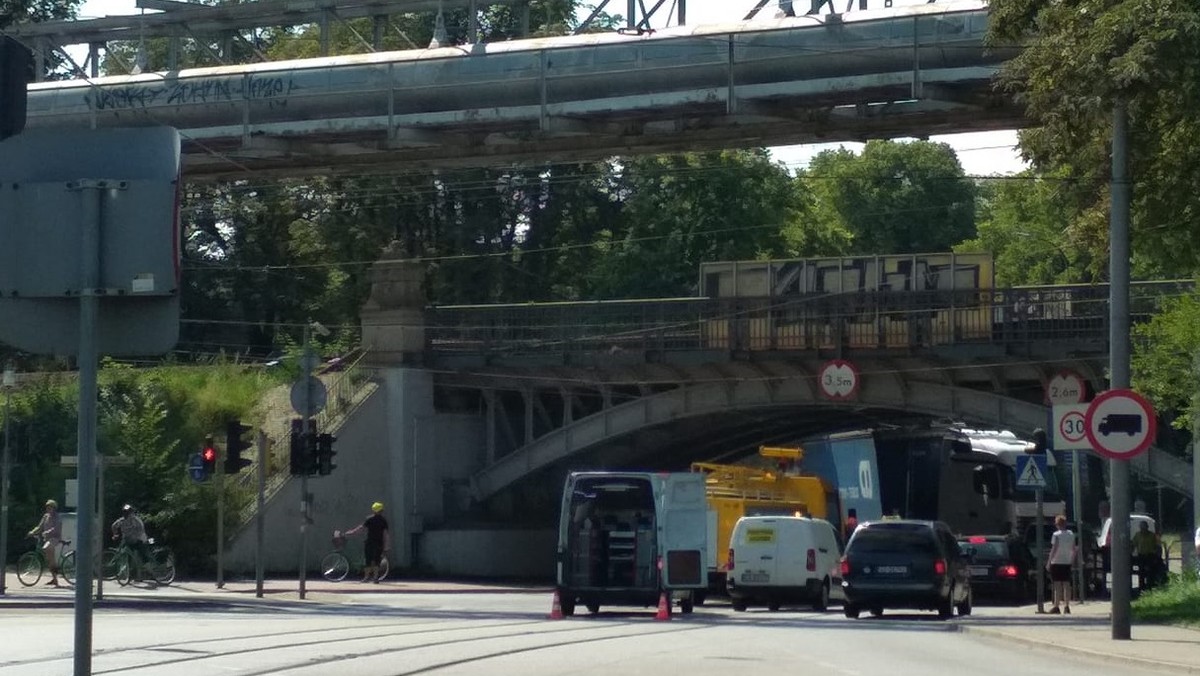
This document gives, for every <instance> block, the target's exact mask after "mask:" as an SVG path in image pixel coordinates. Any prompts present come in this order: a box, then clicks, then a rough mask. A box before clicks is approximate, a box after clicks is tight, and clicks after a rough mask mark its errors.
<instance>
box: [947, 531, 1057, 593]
mask: <svg viewBox="0 0 1200 676" xmlns="http://www.w3.org/2000/svg"><path fill="white" fill-rule="evenodd" d="M958 546H959V547H960V548H961V549H962V550H963V553H964V554H965V555H966V557H967V561H968V570H970V572H971V592H972V593H973V594H975V595H976V597H978V598H990V599H996V600H1000V601H1009V602H1011V603H1024V602H1026V601H1028V600H1029V599H1032V598H1034V595H1035V592H1036V590H1037V568H1036V567H1035V566H1036V561H1035V560H1034V557H1033V554H1032V553H1030V551H1029V547H1027V546H1026V545H1025V543H1024V542H1023V541H1022V540H1021V539H1020V538H1018V537H1016V536H1015V535H970V536H965V537H960V538H959V539H958ZM1048 577H1049V576H1048V575H1047V578H1048Z"/></svg>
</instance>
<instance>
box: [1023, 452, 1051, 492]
mask: <svg viewBox="0 0 1200 676" xmlns="http://www.w3.org/2000/svg"><path fill="white" fill-rule="evenodd" d="M1016 469H1017V487H1018V488H1045V487H1046V472H1047V471H1048V469H1047V463H1046V456H1045V455H1043V454H1040V453H1039V454H1038V455H1018V456H1017V468H1016Z"/></svg>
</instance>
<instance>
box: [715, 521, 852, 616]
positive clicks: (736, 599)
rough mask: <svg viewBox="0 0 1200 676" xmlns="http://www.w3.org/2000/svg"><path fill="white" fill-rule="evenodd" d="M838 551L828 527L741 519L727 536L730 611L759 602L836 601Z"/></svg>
mask: <svg viewBox="0 0 1200 676" xmlns="http://www.w3.org/2000/svg"><path fill="white" fill-rule="evenodd" d="M841 558H842V548H841V545H839V544H838V538H837V533H836V531H834V528H833V524H831V523H829V522H828V521H826V520H824V519H810V518H808V517H802V516H743V517H742V518H740V519H738V521H737V523H736V524H734V526H733V533H732V534H731V536H730V538H729V560H728V562H727V564H726V573H727V574H726V586H727V588H728V591H729V598H730V600H731V602H732V604H733V609H734V610H738V611H741V610H745V609H746V608H747V607H748V606H750V605H751V604H756V603H763V604H766V606H767V608H768V609H770V610H779V608H780V606H782V605H784V604H787V603H797V602H799V603H805V604H811V605H812V607H813V610H817V611H823V610H825V609H827V608H828V607H829V601H830V597H831V596H832V597H833V598H836V599H839V600H840V599H841V598H842V576H841V566H840V565H839V562H840V560H841Z"/></svg>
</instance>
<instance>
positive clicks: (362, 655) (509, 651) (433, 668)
mask: <svg viewBox="0 0 1200 676" xmlns="http://www.w3.org/2000/svg"><path fill="white" fill-rule="evenodd" d="M643 627H644V624H643V623H642V622H641V621H638V622H620V623H618V624H613V623H605V624H598V623H592V622H588V623H580V624H575V626H571V627H566V628H560V629H551V630H544V632H539V633H538V634H539V635H541V636H545V635H547V634H554V635H558V634H575V633H580V632H587V635H584V636H578V638H574V639H571V640H560V641H551V642H542V644H538V645H532V646H522V647H509V648H504V650H498V651H491V652H486V653H482V654H475V656H470V657H456V658H454V659H446V660H443V662H438V663H434V664H426V665H424V666H419V668H415V669H408V670H404V671H396V672H392V674H391V675H390V676H415V675H418V674H433V672H437V671H440V670H443V669H452V668H456V666H462V665H464V664H475V663H481V662H486V660H490V659H497V658H504V657H511V656H516V654H522V653H529V652H536V651H542V650H553V648H560V647H568V646H575V645H581V644H593V642H598V641H616V640H622V639H644V638H647V636H656V635H661V634H680V633H684V632H695V630H698V629H708V628H710V627H712V624H707V623H706V624H688V626H684V627H678V628H670V629H658V630H649V632H648V630H644V628H643ZM612 628H624V629H630V630H628V632H623V633H619V634H601V635H596V634H595V630H596V629H612ZM529 635H530V633H529V632H512V633H505V634H490V635H485V636H469V638H464V639H456V640H452V641H438V642H430V644H420V645H407V646H396V647H389V648H377V650H372V651H367V652H355V653H342V654H336V656H326V657H322V658H317V659H307V660H302V662H296V663H294V664H288V665H276V666H272V668H270V669H264V670H260V671H250V672H240V674H239V676H268V675H278V674H287V672H288V671H294V670H300V669H311V668H314V666H322V665H325V664H334V663H337V664H340V665H341V666H342V668H346V669H350V670H353V668H354V666H353V663H354V660H356V659H370V658H376V657H384V656H389V654H400V653H406V652H413V651H420V650H427V648H446V647H455V648H462V647H463V646H464V645H467V644H479V642H482V641H494V640H502V639H505V640H506V639H515V638H523V636H529ZM97 674H100V672H97Z"/></svg>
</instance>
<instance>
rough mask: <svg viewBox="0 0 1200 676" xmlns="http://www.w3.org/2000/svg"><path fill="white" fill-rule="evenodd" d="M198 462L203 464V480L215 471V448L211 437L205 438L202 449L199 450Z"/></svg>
mask: <svg viewBox="0 0 1200 676" xmlns="http://www.w3.org/2000/svg"><path fill="white" fill-rule="evenodd" d="M200 461H201V462H202V463H203V467H204V478H205V479H207V478H208V477H210V476H212V475H213V473H215V472H216V471H217V447H216V446H215V445H214V444H213V440H212V437H205V439H204V448H202V449H200Z"/></svg>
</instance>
